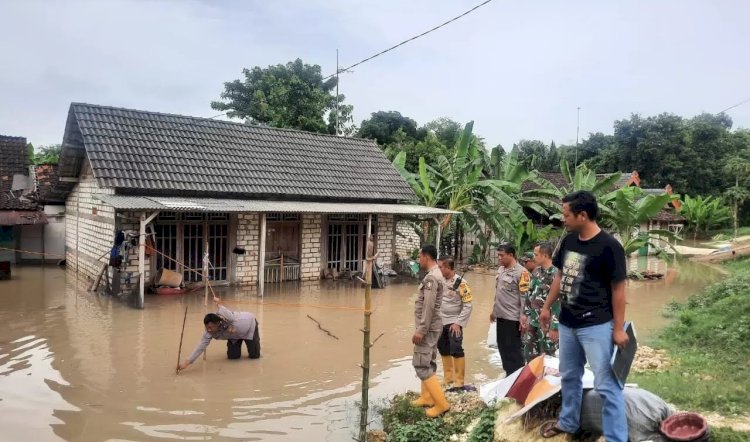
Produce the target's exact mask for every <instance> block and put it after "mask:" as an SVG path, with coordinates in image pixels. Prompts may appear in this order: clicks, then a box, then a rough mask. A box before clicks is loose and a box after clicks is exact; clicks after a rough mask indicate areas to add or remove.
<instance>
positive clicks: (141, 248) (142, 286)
mask: <svg viewBox="0 0 750 442" xmlns="http://www.w3.org/2000/svg"><path fill="white" fill-rule="evenodd" d="M79 216H80V214H79ZM138 274H139V275H140V276H141V277H140V279H139V280H138V305H137V307H138V308H143V307H144V305H143V304H144V302H145V294H146V212H141V223H140V231H139V235H138Z"/></svg>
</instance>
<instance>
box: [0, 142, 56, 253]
mask: <svg viewBox="0 0 750 442" xmlns="http://www.w3.org/2000/svg"><path fill="white" fill-rule="evenodd" d="M30 163H31V161H30V158H29V154H28V148H27V145H26V138H23V137H9V136H4V135H0V262H10V263H11V264H19V263H21V262H34V261H37V262H38V261H39V260H40V259H41V257H42V256H43V255H41V254H40V253H44V248H43V241H42V238H43V236H44V225H45V224H47V217H46V216H45V214H44V210H43V208H42V206H41V205H39V204H38V203H37V202H36V201H35V200H34V198H33V187H34V179H33V176H32V175H31V174H30V172H32V173H33V170H34V168H33V167H30V166H29V164H30ZM40 243H41V244H40ZM21 250H26V251H28V252H35V253H24V252H21Z"/></svg>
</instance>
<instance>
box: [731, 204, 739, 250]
mask: <svg viewBox="0 0 750 442" xmlns="http://www.w3.org/2000/svg"><path fill="white" fill-rule="evenodd" d="M739 210H740V209H739V206H738V201H737V200H736V199H735V200H734V205H733V207H732V218H734V239H733V240H732V241H734V242H737V229H738V226H737V218H739Z"/></svg>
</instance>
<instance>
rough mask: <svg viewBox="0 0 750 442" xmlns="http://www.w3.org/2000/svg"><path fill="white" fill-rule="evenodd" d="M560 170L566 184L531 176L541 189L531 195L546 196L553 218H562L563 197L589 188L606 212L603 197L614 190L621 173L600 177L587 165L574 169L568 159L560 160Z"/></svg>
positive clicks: (601, 208)
mask: <svg viewBox="0 0 750 442" xmlns="http://www.w3.org/2000/svg"><path fill="white" fill-rule="evenodd" d="M560 172H561V173H562V175H563V177H564V178H565V183H566V184H564V185H561V186H558V185H555V184H554V183H552V182H551V181H549V180H547V179H546V178H544V177H543V176H541V175H539V174H532V175H531V176H530V179H531V181H533V182H534V183H535V184H536V185H537V186H539V189H538V190H536V191H532V192H530V193H529V196H542V197H546V199H545V203H546V206H547V208H548V210H549V212H551V213H553V215H552V216H551V217H550V218H552V219H558V220H559V219H561V218H562V199H563V197H565V195H567V194H569V193H572V192H576V191H579V190H587V191H589V192H591V193H593V194H594V195H595V196H596V197H597V200H599V209H600V212H602V213H606V207H605V206H604V205H603V204H602V201H601V198H602V197H603V196H605V195H607V194H608V193H610V192H612V191H613V188H614V186H615V183H617V181H618V180H619V179H620V175H619V174H616V173H613V174H610V175H607V176H605V177H604V178H600V177H599V176H597V175H596V173H595V172H594V171H593V170H591V169H589V168H588V167H587V166H586V165H580V166H578V167H577V168H575V169H574V170H571V169H570V165H569V164H568V161H567V160H565V159H562V160H561V161H560Z"/></svg>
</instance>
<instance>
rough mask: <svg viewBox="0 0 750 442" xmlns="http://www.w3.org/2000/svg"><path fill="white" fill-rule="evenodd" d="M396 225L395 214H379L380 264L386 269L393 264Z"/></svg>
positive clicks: (378, 248)
mask: <svg viewBox="0 0 750 442" xmlns="http://www.w3.org/2000/svg"><path fill="white" fill-rule="evenodd" d="M395 236H396V225H395V221H394V217H393V215H378V247H377V250H378V260H377V261H378V264H379V265H380V266H381V267H382V268H384V269H390V268H392V266H393V254H394V249H393V247H394V241H395Z"/></svg>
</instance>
